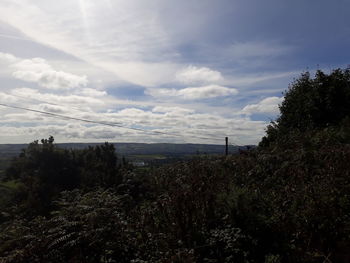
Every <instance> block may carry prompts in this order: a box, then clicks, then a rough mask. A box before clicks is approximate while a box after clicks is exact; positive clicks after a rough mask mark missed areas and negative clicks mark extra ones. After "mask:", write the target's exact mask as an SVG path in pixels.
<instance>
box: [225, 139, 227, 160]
mask: <svg viewBox="0 0 350 263" xmlns="http://www.w3.org/2000/svg"><path fill="white" fill-rule="evenodd" d="M225 142H226V148H225V155H226V156H227V155H228V137H225Z"/></svg>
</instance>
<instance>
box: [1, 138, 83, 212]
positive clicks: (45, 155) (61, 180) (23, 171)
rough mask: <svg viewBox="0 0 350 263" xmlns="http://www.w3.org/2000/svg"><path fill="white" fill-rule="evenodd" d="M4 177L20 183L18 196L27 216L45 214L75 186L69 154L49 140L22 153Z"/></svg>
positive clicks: (76, 175)
mask: <svg viewBox="0 0 350 263" xmlns="http://www.w3.org/2000/svg"><path fill="white" fill-rule="evenodd" d="M6 177H7V178H8V179H16V180H19V181H21V182H22V183H23V186H24V188H23V189H22V192H21V195H22V198H23V199H24V200H25V202H24V203H25V204H26V205H25V207H26V208H27V209H28V211H30V213H41V214H45V213H47V212H48V211H49V210H50V206H51V200H52V198H53V197H54V196H56V195H57V194H58V193H59V192H61V191H62V190H71V189H74V188H76V187H77V186H78V185H79V173H78V169H77V166H76V162H75V160H74V156H73V152H72V151H69V150H64V149H60V148H58V147H57V146H56V145H55V144H54V138H53V137H52V136H50V137H49V138H48V139H42V140H41V144H39V142H38V141H37V140H36V141H34V142H32V143H30V144H29V146H28V147H27V148H26V149H23V150H22V152H21V154H20V155H19V157H17V158H15V159H14V160H13V161H12V163H11V165H10V167H9V168H8V169H7V171H6Z"/></svg>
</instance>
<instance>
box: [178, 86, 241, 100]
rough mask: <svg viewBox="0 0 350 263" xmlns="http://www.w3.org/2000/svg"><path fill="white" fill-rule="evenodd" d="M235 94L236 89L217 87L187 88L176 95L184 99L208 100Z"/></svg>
mask: <svg viewBox="0 0 350 263" xmlns="http://www.w3.org/2000/svg"><path fill="white" fill-rule="evenodd" d="M237 93H238V91H237V89H234V88H227V87H222V86H219V85H208V86H203V87H189V88H185V89H181V90H179V91H178V94H179V95H180V96H183V97H184V98H185V99H208V98H215V97H223V96H231V95H236V94H237Z"/></svg>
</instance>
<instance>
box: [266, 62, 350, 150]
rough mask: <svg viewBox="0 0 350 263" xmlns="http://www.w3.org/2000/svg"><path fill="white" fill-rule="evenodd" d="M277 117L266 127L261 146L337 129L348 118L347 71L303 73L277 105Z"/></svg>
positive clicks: (349, 70) (349, 72) (349, 75)
mask: <svg viewBox="0 0 350 263" xmlns="http://www.w3.org/2000/svg"><path fill="white" fill-rule="evenodd" d="M280 112H281V115H280V117H279V118H278V119H277V120H276V121H275V122H273V123H272V124H271V125H269V126H268V128H267V135H266V136H265V137H264V138H263V140H262V142H261V144H260V145H261V146H267V145H269V144H270V143H272V142H274V141H277V140H278V139H281V138H282V139H284V140H285V137H286V136H289V135H291V134H295V133H305V132H308V131H315V130H322V129H325V128H329V127H339V126H341V125H343V124H344V123H346V122H347V119H349V118H350V68H347V69H344V70H342V69H336V70H334V71H332V72H331V73H330V74H326V73H324V72H323V71H321V70H318V71H317V72H316V74H315V78H313V79H312V78H311V77H310V73H309V72H306V73H304V74H302V75H301V77H300V78H299V79H297V80H296V81H294V83H292V84H291V85H290V87H289V89H288V91H287V92H286V93H285V96H284V101H283V102H282V104H281V105H280Z"/></svg>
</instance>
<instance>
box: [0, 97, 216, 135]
mask: <svg viewBox="0 0 350 263" xmlns="http://www.w3.org/2000/svg"><path fill="white" fill-rule="evenodd" d="M0 106H3V107H8V108H13V109H20V110H25V111H30V112H35V113H39V114H44V115H47V116H50V117H54V118H60V119H68V120H76V121H82V122H86V123H93V124H101V125H105V126H111V127H118V128H124V129H129V130H135V131H140V132H146V133H153V134H161V135H171V136H177V137H182V135H179V134H174V133H168V132H161V131H154V130H146V129H141V128H134V127H128V126H124V125H121V124H117V123H110V122H102V121H94V120H88V119H82V118H76V117H71V116H66V115H61V114H56V113H51V112H47V111H41V110H34V109H30V108H25V107H20V106H14V105H9V104H4V103H0ZM189 137H192V138H197V139H204V140H220V141H221V140H222V138H220V139H219V138H214V137H212V138H209V137H202V136H189Z"/></svg>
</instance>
